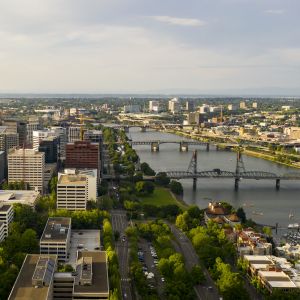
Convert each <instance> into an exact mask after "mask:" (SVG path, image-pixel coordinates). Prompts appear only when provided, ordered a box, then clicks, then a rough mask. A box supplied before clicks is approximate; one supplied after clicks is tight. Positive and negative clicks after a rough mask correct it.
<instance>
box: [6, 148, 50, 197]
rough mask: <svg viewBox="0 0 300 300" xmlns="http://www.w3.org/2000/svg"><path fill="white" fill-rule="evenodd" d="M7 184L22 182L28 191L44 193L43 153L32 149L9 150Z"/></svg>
mask: <svg viewBox="0 0 300 300" xmlns="http://www.w3.org/2000/svg"><path fill="white" fill-rule="evenodd" d="M7 159H8V182H16V181H24V182H25V183H26V184H29V187H30V189H32V190H34V189H37V190H39V191H40V192H41V193H43V192H44V172H45V153H43V152H38V151H35V150H33V149H11V150H10V151H9V153H8V158H7Z"/></svg>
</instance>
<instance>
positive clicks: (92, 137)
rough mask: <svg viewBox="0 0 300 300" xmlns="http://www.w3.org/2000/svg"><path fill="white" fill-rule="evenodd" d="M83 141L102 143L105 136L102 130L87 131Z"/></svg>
mask: <svg viewBox="0 0 300 300" xmlns="http://www.w3.org/2000/svg"><path fill="white" fill-rule="evenodd" d="M83 139H84V140H85V141H90V142H92V143H99V144H101V143H102V139H103V135H102V131H101V130H86V131H85V132H84V134H83Z"/></svg>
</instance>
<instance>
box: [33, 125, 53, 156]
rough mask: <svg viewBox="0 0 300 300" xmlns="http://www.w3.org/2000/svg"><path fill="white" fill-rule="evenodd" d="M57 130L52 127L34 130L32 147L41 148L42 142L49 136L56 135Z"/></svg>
mask: <svg viewBox="0 0 300 300" xmlns="http://www.w3.org/2000/svg"><path fill="white" fill-rule="evenodd" d="M56 136H57V134H56V132H55V131H52V130H50V129H42V130H34V131H33V132H32V148H33V149H34V150H36V151H38V150H39V146H40V142H41V141H42V140H44V139H47V138H48V137H56Z"/></svg>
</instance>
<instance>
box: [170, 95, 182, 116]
mask: <svg viewBox="0 0 300 300" xmlns="http://www.w3.org/2000/svg"><path fill="white" fill-rule="evenodd" d="M168 107H169V111H170V112H172V113H177V112H179V111H180V102H179V100H178V98H173V99H171V100H170V101H169V106H168Z"/></svg>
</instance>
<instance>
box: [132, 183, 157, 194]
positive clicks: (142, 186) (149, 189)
mask: <svg viewBox="0 0 300 300" xmlns="http://www.w3.org/2000/svg"><path fill="white" fill-rule="evenodd" d="M135 189H136V191H137V192H138V193H139V194H141V195H147V194H152V193H153V191H154V184H153V183H152V182H150V181H138V182H137V183H136V184H135Z"/></svg>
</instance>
